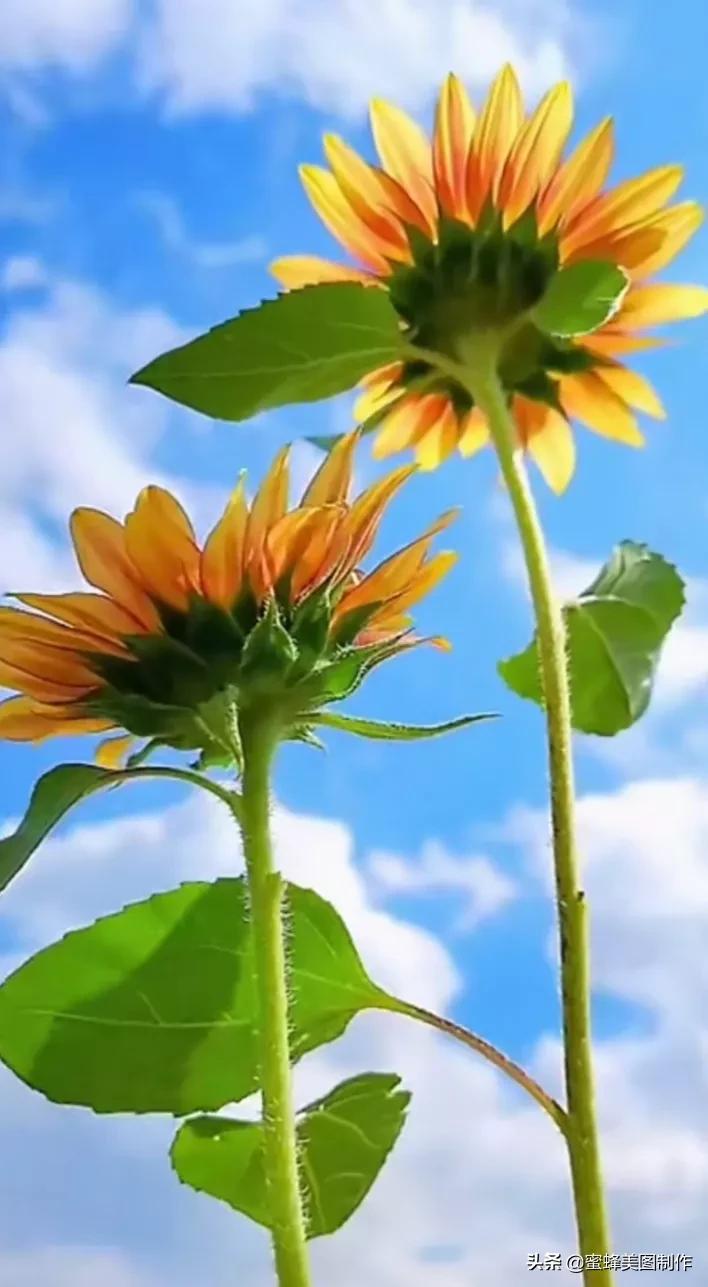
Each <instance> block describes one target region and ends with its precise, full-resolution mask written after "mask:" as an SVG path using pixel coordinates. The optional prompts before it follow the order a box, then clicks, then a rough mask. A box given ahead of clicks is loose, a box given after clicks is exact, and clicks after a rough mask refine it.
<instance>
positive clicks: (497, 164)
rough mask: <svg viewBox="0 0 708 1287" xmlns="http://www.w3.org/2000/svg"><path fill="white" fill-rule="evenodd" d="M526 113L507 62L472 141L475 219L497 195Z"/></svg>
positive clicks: (470, 189) (470, 183)
mask: <svg viewBox="0 0 708 1287" xmlns="http://www.w3.org/2000/svg"><path fill="white" fill-rule="evenodd" d="M523 116H524V107H523V102H522V98H521V90H520V89H519V82H518V80H517V79H516V75H515V73H514V71H513V69H512V68H511V67H510V66H509V64H508V63H507V65H506V67H504V68H503V69H502V71H501V72H500V73H499V75H498V76H497V78H496V80H495V81H494V83H493V85H492V87H491V89H490V91H489V95H488V97H487V101H486V103H485V105H484V109H483V111H482V115H481V116H480V118H479V122H478V124H477V129H476V131H475V136H474V140H473V143H472V151H471V153H470V159H469V165H468V168H467V205H468V209H469V213H470V216H471V218H472V219H473V220H476V219H477V218H478V217H479V214H480V212H481V210H482V207H483V206H484V203H485V201H486V200H487V197H488V196H490V195H491V196H492V197H494V196H496V190H497V184H498V182H499V179H500V177H501V173H502V170H503V169H504V164H505V162H506V158H507V156H508V155H509V151H510V149H511V147H512V146H513V143H514V140H515V138H516V136H517V134H518V132H519V130H520V129H521V125H522V122H523Z"/></svg>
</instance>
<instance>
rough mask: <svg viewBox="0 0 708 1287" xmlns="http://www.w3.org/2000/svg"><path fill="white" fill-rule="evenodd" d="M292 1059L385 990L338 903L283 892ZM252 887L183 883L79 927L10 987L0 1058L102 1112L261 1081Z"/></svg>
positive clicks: (50, 1093) (194, 1107) (204, 1105)
mask: <svg viewBox="0 0 708 1287" xmlns="http://www.w3.org/2000/svg"><path fill="white" fill-rule="evenodd" d="M286 915H287V919H288V960H289V966H290V974H291V980H290V982H291V1011H290V1025H291V1049H292V1055H293V1058H294V1059H298V1058H299V1057H300V1056H301V1055H303V1054H304V1053H305V1052H306V1051H308V1050H312V1049H314V1048H315V1047H317V1046H319V1045H321V1044H323V1043H325V1042H328V1041H332V1040H334V1038H335V1037H338V1036H339V1035H340V1034H341V1033H342V1032H343V1031H344V1029H345V1028H346V1027H347V1024H348V1023H349V1021H350V1020H351V1018H352V1017H353V1015H355V1014H356V1013H357V1012H358V1011H360V1010H363V1009H367V1008H369V1007H372V1006H376V1005H377V1003H378V1002H379V1001H380V999H381V997H382V996H383V995H384V994H383V993H381V992H380V991H379V989H377V988H376V987H375V985H374V984H373V983H372V982H371V980H370V979H369V977H368V975H367V974H366V972H365V970H364V967H363V966H362V964H361V961H360V959H359V957H358V955H357V952H356V949H355V947H354V944H353V943H352V940H351V938H350V936H349V933H348V931H347V929H346V927H345V925H344V923H343V922H342V920H341V918H340V917H339V916H338V914H337V912H336V911H335V910H334V908H333V907H331V906H330V904H329V903H327V902H326V901H325V900H324V899H322V898H320V897H319V896H318V895H317V894H315V893H313V892H312V891H311V890H307V889H301V888H299V887H298V886H295V885H288V886H287V893H286ZM257 1025H258V1005H257V995H256V988H255V981H254V955H253V941H252V935H251V929H250V922H249V918H248V897H247V891H246V885H245V881H244V880H243V879H233V880H218V881H216V882H215V883H214V884H204V883H194V884H186V885H182V886H181V887H180V888H179V889H176V890H172V891H171V892H169V893H166V894H157V895H155V896H154V897H153V898H150V899H148V900H147V901H145V902H141V903H135V904H133V905H131V906H129V907H126V908H124V909H123V911H121V912H118V913H117V914H116V915H114V916H108V917H104V918H102V919H101V920H98V921H96V922H95V924H93V925H91V926H89V927H88V928H86V929H81V930H76V931H73V932H72V933H70V934H67V935H66V937H65V938H63V939H61V940H60V941H59V942H58V943H55V944H53V945H52V946H51V947H48V948H45V949H44V951H42V952H39V953H38V954H37V955H36V956H34V957H33V958H32V959H31V960H30V961H28V962H27V963H26V964H25V965H23V966H21V967H20V969H19V970H17V971H16V972H15V973H14V974H13V975H11V977H10V978H9V979H8V980H7V981H6V982H5V983H4V984H3V985H2V987H0V1058H1V1059H2V1060H3V1062H4V1063H6V1064H7V1065H8V1066H9V1067H10V1068H11V1069H12V1070H13V1071H14V1072H15V1073H16V1074H17V1075H18V1076H19V1077H21V1078H22V1080H23V1081H25V1082H27V1083H28V1084H29V1085H30V1086H32V1087H34V1088H35V1089H37V1090H40V1091H42V1092H43V1093H44V1094H45V1095H46V1096H47V1098H49V1099H52V1100H54V1101H56V1102H59V1103H70V1104H81V1105H85V1106H87V1107H90V1108H93V1109H94V1110H95V1111H96V1112H102V1113H110V1112H137V1113H144V1112H164V1113H174V1114H178V1115H182V1114H186V1113H193V1112H198V1111H202V1110H207V1111H208V1110H214V1109H218V1108H221V1107H223V1105H224V1104H226V1103H230V1102H235V1101H237V1100H239V1099H243V1098H244V1096H246V1095H249V1094H251V1093H252V1092H253V1091H254V1090H255V1089H256V1088H257V1085H258V1035H257Z"/></svg>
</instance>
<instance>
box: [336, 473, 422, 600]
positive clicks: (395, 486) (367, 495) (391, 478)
mask: <svg viewBox="0 0 708 1287" xmlns="http://www.w3.org/2000/svg"><path fill="white" fill-rule="evenodd" d="M415 472H416V467H415V465H404V466H403V467H402V468H400V469H394V470H393V471H392V473H390V474H387V475H386V477H385V478H381V479H379V481H378V482H376V483H373V484H372V486H371V487H368V488H367V490H366V491H365V492H362V494H361V496H358V497H357V499H356V500H355V501H354V503H353V505H352V506H351V508H350V510H349V513H348V514H347V516H346V519H345V521H344V524H343V533H342V535H343V536H344V535H346V538H347V540H348V543H349V550H348V554H347V558H346V563H345V565H344V566H343V568H342V569H341V571H340V575H341V577H342V580H344V578H345V577H346V576H347V575H348V573H349V572H351V571H352V569H353V568H355V567H357V565H358V564H359V563H360V562H361V560H362V559H363V558H364V555H365V554H366V553H367V551H368V550H370V549H371V546H372V545H373V542H374V540H375V537H376V533H377V531H378V527H379V524H380V522H381V519H382V517H383V515H384V513H385V511H386V507H387V505H389V504H390V503H391V501H392V500H393V497H394V496H395V495H396V492H398V491H399V490H400V488H401V487H402V486H403V484H404V483H405V482H407V481H408V479H409V478H410V476H411V474H414V473H415Z"/></svg>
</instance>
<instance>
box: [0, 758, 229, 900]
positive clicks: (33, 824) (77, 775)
mask: <svg viewBox="0 0 708 1287" xmlns="http://www.w3.org/2000/svg"><path fill="white" fill-rule="evenodd" d="M150 777H167V778H176V779H177V780H178V781H182V782H191V783H192V784H193V785H195V786H199V787H202V789H203V790H205V791H210V792H212V794H214V795H218V796H220V797H221V798H223V799H224V800H226V798H227V793H226V792H225V791H223V790H222V788H220V787H218V786H217V785H216V783H212V782H209V780H208V779H204V778H200V777H198V776H197V774H194V773H191V772H190V771H189V770H188V769H170V768H165V767H157V766H154V767H147V768H137V767H133V768H129V769H120V770H113V769H102V768H99V767H98V766H97V765H95V764H59V765H57V767H56V768H54V769H50V770H49V772H48V773H45V774H44V776H43V777H41V778H40V779H39V781H38V782H37V783H36V784H35V787H34V790H33V791H32V795H31V797H30V802H29V805H28V808H27V812H26V814H25V816H24V818H23V820H22V822H21V823H20V825H19V827H18V828H17V830H16V831H15V832H14V833H13V834H12V835H11V836H6V837H5V839H4V840H0V890H2V889H5V887H6V886H7V885H9V883H10V881H11V880H12V879H13V877H15V876H16V875H17V873H18V871H21V870H22V868H23V867H24V865H25V863H26V862H27V860H28V859H29V858H31V857H32V854H33V853H34V851H35V849H37V848H38V847H39V845H40V844H41V843H42V841H43V840H44V838H45V836H47V835H49V833H50V831H52V830H53V828H54V827H56V826H57V824H58V823H59V822H61V821H62V818H64V817H66V814H67V813H68V812H69V810H70V809H73V807H74V805H75V804H79V803H80V801H81V800H85V799H86V798H87V796H90V795H93V794H94V793H95V792H96V791H102V790H105V789H107V788H109V787H116V786H121V785H122V784H123V783H124V782H135V781H140V780H142V779H145V778H150Z"/></svg>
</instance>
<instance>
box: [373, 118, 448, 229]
mask: <svg viewBox="0 0 708 1287" xmlns="http://www.w3.org/2000/svg"><path fill="white" fill-rule="evenodd" d="M371 129H372V133H373V135H374V142H375V144H376V148H377V150H378V154H379V156H380V157H381V161H382V164H383V167H384V169H385V170H386V171H387V172H388V174H390V175H391V177H392V178H393V179H395V180H396V182H397V183H400V185H401V187H402V188H403V189H404V191H405V192H407V193H408V195H409V196H410V197H411V198H412V200H413V201H414V202H415V204H416V205H417V206H418V208H419V210H420V211H421V213H422V215H423V216H424V218H425V220H426V221H427V223H428V225H429V227H430V228H431V229H434V228H435V227H436V226H437V213H438V212H437V202H436V200H435V193H434V190H433V161H432V152H431V148H430V143H429V142H428V139H427V138H426V136H425V134H424V133H423V131H422V130H421V128H420V126H419V125H417V124H416V123H415V121H412V120H411V118H410V116H407V115H406V113H405V112H402V111H401V109H400V108H399V107H394V106H393V104H392V103H386V102H384V101H383V99H380V98H379V99H374V101H373V102H372V104H371Z"/></svg>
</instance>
